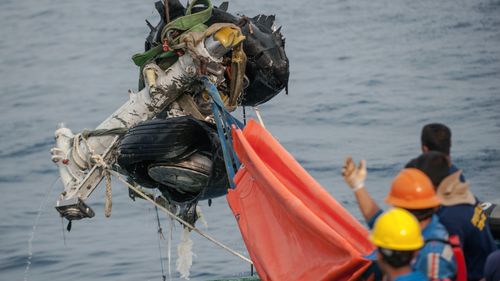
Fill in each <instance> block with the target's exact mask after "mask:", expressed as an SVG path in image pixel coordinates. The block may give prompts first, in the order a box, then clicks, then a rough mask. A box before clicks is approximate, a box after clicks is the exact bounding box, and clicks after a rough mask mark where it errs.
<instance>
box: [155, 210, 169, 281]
mask: <svg viewBox="0 0 500 281" xmlns="http://www.w3.org/2000/svg"><path fill="white" fill-rule="evenodd" d="M155 211H156V222H157V223H158V252H159V253H160V265H161V277H162V278H163V281H165V280H167V276H166V275H165V269H164V266H163V256H162V254H161V243H160V240H161V239H165V237H164V236H163V231H162V229H161V225H160V214H158V207H156V206H155Z"/></svg>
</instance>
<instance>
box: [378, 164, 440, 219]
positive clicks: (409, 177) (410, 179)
mask: <svg viewBox="0 0 500 281" xmlns="http://www.w3.org/2000/svg"><path fill="white" fill-rule="evenodd" d="M385 202H387V203H388V204H390V205H392V206H394V207H398V208H403V209H405V210H407V211H409V212H411V213H412V214H413V215H414V216H415V217H416V218H417V219H418V220H419V221H425V220H427V219H429V218H430V217H432V215H433V214H434V213H435V211H436V209H437V208H438V207H439V205H440V203H441V200H440V199H439V197H437V196H436V191H435V190H434V186H433V184H432V182H431V180H430V179H429V177H427V175H425V174H424V173H423V172H422V171H420V170H418V169H415V168H408V169H403V170H402V171H401V172H400V173H399V174H398V175H397V176H396V177H395V178H394V180H393V182H392V185H391V190H390V191H389V194H388V195H387V197H386V198H385Z"/></svg>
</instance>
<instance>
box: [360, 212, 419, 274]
mask: <svg viewBox="0 0 500 281" xmlns="http://www.w3.org/2000/svg"><path fill="white" fill-rule="evenodd" d="M370 240H371V242H372V243H373V244H374V245H375V246H377V249H376V250H375V251H376V258H377V259H376V261H377V264H378V266H379V268H380V269H381V270H382V271H383V272H384V273H385V276H386V278H387V280H389V281H409V280H411V281H420V280H428V278H427V277H426V276H425V275H424V274H423V273H422V272H420V271H414V270H413V269H412V268H411V265H410V263H411V261H412V260H413V259H414V257H415V256H416V254H417V251H418V250H419V249H420V248H422V246H423V245H424V239H423V237H422V234H421V232H420V226H419V223H418V221H417V219H416V218H415V217H414V216H413V215H412V214H411V213H409V212H408V211H406V210H404V209H400V208H393V209H390V210H388V211H386V212H385V213H383V214H382V215H380V216H379V218H378V219H377V220H376V221H375V225H374V227H373V230H372V232H371V234H370Z"/></svg>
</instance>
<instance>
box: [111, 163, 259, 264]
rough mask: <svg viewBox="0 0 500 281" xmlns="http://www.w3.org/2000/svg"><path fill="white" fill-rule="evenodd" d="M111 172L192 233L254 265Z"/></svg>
mask: <svg viewBox="0 0 500 281" xmlns="http://www.w3.org/2000/svg"><path fill="white" fill-rule="evenodd" d="M109 172H110V173H111V174H112V175H114V176H115V177H116V178H117V179H118V180H120V181H121V182H123V183H124V184H125V185H126V186H127V187H128V188H130V189H132V190H133V191H135V192H136V193H137V194H139V196H141V197H142V198H143V199H145V200H146V201H149V202H150V203H152V204H153V205H155V206H156V207H158V208H159V209H160V210H162V211H163V212H165V213H167V214H168V215H169V216H170V217H171V218H173V219H175V220H177V221H178V222H180V223H181V224H183V225H184V226H185V227H187V228H188V229H189V230H192V231H194V232H196V233H198V234H199V235H201V236H203V237H205V238H206V239H207V240H209V241H211V242H212V243H214V244H215V245H217V246H219V247H221V248H222V249H224V250H226V251H228V252H229V253H231V254H233V255H235V256H237V257H239V258H240V259H242V260H244V261H246V262H248V263H250V264H253V262H252V261H251V260H250V259H249V258H247V257H245V256H243V255H242V254H240V253H238V252H236V251H235V250H233V249H231V248H229V247H228V246H226V245H224V244H222V243H221V242H219V241H217V240H215V239H214V238H213V237H211V236H210V235H208V234H206V233H205V232H203V231H201V230H199V229H198V228H196V227H194V226H192V225H191V224H190V223H188V222H186V221H185V220H183V219H181V218H179V217H178V216H176V215H175V214H174V213H172V212H170V211H169V210H168V209H167V208H165V207H163V206H162V205H160V204H158V203H156V202H155V201H154V200H153V199H151V198H149V197H148V196H147V195H145V194H144V193H143V192H142V191H141V190H139V189H138V188H136V187H135V186H133V185H131V184H130V183H128V182H127V181H126V180H125V179H123V177H122V176H121V175H120V174H119V173H117V172H115V171H113V170H109Z"/></svg>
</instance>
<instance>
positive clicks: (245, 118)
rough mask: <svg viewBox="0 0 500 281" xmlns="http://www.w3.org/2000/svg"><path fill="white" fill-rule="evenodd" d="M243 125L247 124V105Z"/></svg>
mask: <svg viewBox="0 0 500 281" xmlns="http://www.w3.org/2000/svg"><path fill="white" fill-rule="evenodd" d="M243 125H245V126H246V125H247V111H246V109H245V107H244V106H243Z"/></svg>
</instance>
